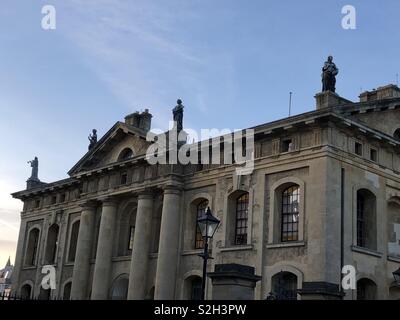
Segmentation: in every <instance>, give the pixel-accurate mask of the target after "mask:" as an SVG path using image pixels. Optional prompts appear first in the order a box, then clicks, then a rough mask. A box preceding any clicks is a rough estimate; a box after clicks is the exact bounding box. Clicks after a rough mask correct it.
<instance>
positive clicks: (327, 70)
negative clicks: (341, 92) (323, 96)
mask: <svg viewBox="0 0 400 320" xmlns="http://www.w3.org/2000/svg"><path fill="white" fill-rule="evenodd" d="M338 73H339V69H338V68H337V67H336V65H335V64H334V63H333V57H332V56H329V57H328V60H327V61H325V63H324V66H323V67H322V91H332V92H335V90H336V88H335V85H336V75H337V74H338Z"/></svg>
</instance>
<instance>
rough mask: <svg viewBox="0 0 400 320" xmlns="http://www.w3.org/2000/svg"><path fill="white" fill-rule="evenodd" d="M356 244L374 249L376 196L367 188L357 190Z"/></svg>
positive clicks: (375, 245)
mask: <svg viewBox="0 0 400 320" xmlns="http://www.w3.org/2000/svg"><path fill="white" fill-rule="evenodd" d="M357 246H359V247H364V248H368V249H372V250H376V247H377V244H376V197H375V195H374V194H373V193H372V192H371V191H369V190H367V189H360V190H358V191H357Z"/></svg>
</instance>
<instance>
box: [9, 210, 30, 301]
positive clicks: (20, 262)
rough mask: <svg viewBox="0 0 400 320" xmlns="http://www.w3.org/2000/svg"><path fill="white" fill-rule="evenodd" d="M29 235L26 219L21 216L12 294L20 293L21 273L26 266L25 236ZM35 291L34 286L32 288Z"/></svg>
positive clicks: (12, 276) (12, 275) (12, 277)
mask: <svg viewBox="0 0 400 320" xmlns="http://www.w3.org/2000/svg"><path fill="white" fill-rule="evenodd" d="M27 236H28V235H27V234H26V220H25V219H24V218H22V217H21V224H20V227H19V235H18V245H17V252H16V255H15V265H14V270H13V273H12V274H11V279H12V281H11V292H12V294H20V292H19V290H20V289H21V288H20V285H21V283H20V282H19V280H20V279H19V275H20V271H21V269H22V267H23V266H24V259H25V253H24V243H25V242H27V241H28V240H27V239H26V238H25V237H27ZM32 291H33V288H32Z"/></svg>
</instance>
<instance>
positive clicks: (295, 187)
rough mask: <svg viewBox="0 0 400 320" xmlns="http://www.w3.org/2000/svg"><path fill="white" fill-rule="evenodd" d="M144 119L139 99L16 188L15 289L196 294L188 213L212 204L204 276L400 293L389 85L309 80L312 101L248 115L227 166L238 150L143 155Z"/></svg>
mask: <svg viewBox="0 0 400 320" xmlns="http://www.w3.org/2000/svg"><path fill="white" fill-rule="evenodd" d="M260 103H262V104H265V105H268V101H260ZM244 107H245V108H248V110H249V111H248V112H252V111H251V108H249V106H244ZM271 107H274V106H271ZM210 116H212V115H210ZM150 119H151V115H150V114H149V113H148V112H147V111H146V112H144V113H143V114H139V113H134V114H132V115H129V116H127V117H126V118H125V122H117V123H116V124H115V125H114V126H113V127H112V128H111V129H110V130H109V131H108V132H107V133H106V134H105V135H104V136H103V137H102V138H101V139H100V140H99V141H98V142H97V143H96V144H95V145H94V146H93V147H92V148H91V149H90V150H89V151H88V152H87V153H86V154H85V155H84V156H83V157H82V159H81V160H79V161H78V162H77V163H76V165H75V166H74V167H73V168H72V169H71V170H70V171H69V172H68V174H69V177H68V178H67V179H65V180H60V181H56V182H52V183H40V184H39V183H38V184H37V185H35V186H32V185H31V186H30V187H29V186H28V188H27V189H26V190H22V191H19V192H16V193H14V194H13V197H14V198H17V199H21V200H22V201H23V203H24V207H23V210H22V212H21V220H22V221H21V227H20V235H19V240H18V248H17V255H16V262H15V264H16V267H15V271H14V275H13V290H15V291H16V293H17V294H19V295H21V296H25V297H35V298H37V297H39V298H42V299H49V298H64V299H69V298H71V299H126V298H128V299H197V298H198V297H199V294H198V292H199V287H200V286H201V281H202V266H203V265H202V263H203V262H202V259H201V258H200V257H199V254H201V253H202V252H203V249H202V248H203V241H202V238H201V233H200V234H199V229H198V227H197V225H196V221H197V217H198V216H199V215H202V214H203V213H204V211H205V210H206V208H207V207H208V206H209V207H210V209H211V210H212V212H213V214H214V215H215V216H217V217H218V219H219V220H220V221H221V225H220V227H219V229H218V230H217V232H216V233H215V235H214V238H213V239H212V241H211V243H210V250H211V254H212V256H213V258H214V259H213V260H209V266H208V270H209V271H211V272H213V273H214V277H215V276H216V273H217V272H215V271H216V269H218V268H216V266H218V265H222V267H220V270H224V268H225V269H227V268H228V269H229V267H230V266H229V265H230V264H238V265H245V266H248V267H251V268H254V269H255V274H256V275H259V276H260V277H261V280H260V281H258V282H257V283H256V284H255V285H254V286H255V289H254V293H253V296H254V299H265V298H266V297H267V296H268V295H271V296H272V295H275V296H277V295H281V296H283V297H284V298H286V299H304V300H306V299H346V300H347V299H348V300H356V299H400V287H399V286H398V284H396V283H395V281H394V278H393V272H394V271H395V270H397V269H398V268H399V267H400V89H399V88H398V87H397V86H394V85H389V86H385V87H381V88H378V89H376V90H373V91H369V92H364V93H362V94H361V95H360V101H359V102H352V101H349V100H346V99H344V98H341V97H340V96H338V95H337V94H335V93H333V92H330V91H325V92H322V93H318V94H317V95H316V110H314V111H311V112H307V113H303V114H299V115H296V116H292V117H289V118H285V119H282V120H278V121H274V122H271V123H264V124H260V125H258V126H255V127H253V128H251V129H253V130H254V139H255V141H254V145H255V150H254V157H255V160H254V170H253V172H252V173H251V174H249V175H241V176H238V175H237V173H236V169H237V168H238V167H239V165H238V164H235V163H233V164H232V163H231V164H226V163H223V164H198V165H193V164H180V163H178V164H168V165H158V164H157V165H151V164H150V163H149V162H148V161H146V158H145V153H146V150H147V149H148V147H149V145H151V143H152V142H149V141H147V140H146V134H147V132H148V131H149V129H150V125H151V123H150ZM254 119H255V121H259V120H260V121H262V116H261V115H260V114H255V113H254ZM73 121H76V120H75V119H74V120H71V123H72V122H73ZM67 138H68V134H67V133H66V135H65V139H67ZM57 143H58V142H57ZM49 147H51V146H49ZM65 156H66V157H68V154H67V153H66V154H65ZM223 156H224V154H223V153H222V154H221V158H222V157H223ZM229 158H230V157H228V156H226V159H229ZM47 264H51V265H54V267H55V269H56V271H57V277H56V281H57V288H56V289H55V290H51V292H50V290H47V292H46V291H45V290H43V289H42V287H41V286H40V283H41V279H42V277H43V274H42V273H41V271H42V266H43V265H47ZM224 264H225V266H224ZM346 265H352V266H354V267H355V268H356V270H357V278H356V279H355V280H356V288H355V289H353V290H350V289H348V290H345V291H342V290H341V277H342V274H341V271H342V267H343V266H346ZM240 268H241V269H242V270H247V269H246V268H245V267H240ZM240 268H236V269H235V270H236V271H235V273H238V272H239V271H240ZM237 270H239V271H237ZM217 271H218V270H217ZM231 273H234V272H231ZM247 278H248V277H247V276H246V275H245V276H242V278H241V280H240V281H242V280H243V279H247ZM213 281H214V279H213ZM242 283H243V281H242V282H240V284H242ZM213 284H214V282H213ZM206 288H207V292H206V297H207V299H212V298H213V297H216V296H217V295H216V293H218V294H219V295H218V296H219V297H221V294H223V293H224V291H223V290H220V289H218V288H217V290H215V289H216V288H215V287H213V285H212V283H211V280H210V279H209V278H208V279H207V287H206ZM241 288H244V286H243V285H241ZM241 288H238V289H237V290H236V291H235V290H230V291H231V292H232V291H235V292H236V293H238V294H240V292H239V290H242V289H241ZM229 293H230V292H229V290H226V294H229ZM242 297H248V295H242Z"/></svg>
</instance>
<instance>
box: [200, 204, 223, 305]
mask: <svg viewBox="0 0 400 320" xmlns="http://www.w3.org/2000/svg"><path fill="white" fill-rule="evenodd" d="M219 222H220V221H219V220H218V219H217V218H216V217H214V216H213V215H212V213H211V210H210V207H207V210H206V212H205V213H204V214H203V215H201V216H200V217H199V218H198V219H197V224H198V226H199V229H200V232H201V236H202V237H203V239H204V251H203V253H202V254H200V255H199V256H200V257H202V258H203V279H202V283H201V300H204V298H205V292H206V275H207V260H208V259H212V257H210V256H209V255H208V239H211V238H212V237H213V236H214V233H215V231H216V230H217V228H218V226H219Z"/></svg>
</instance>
